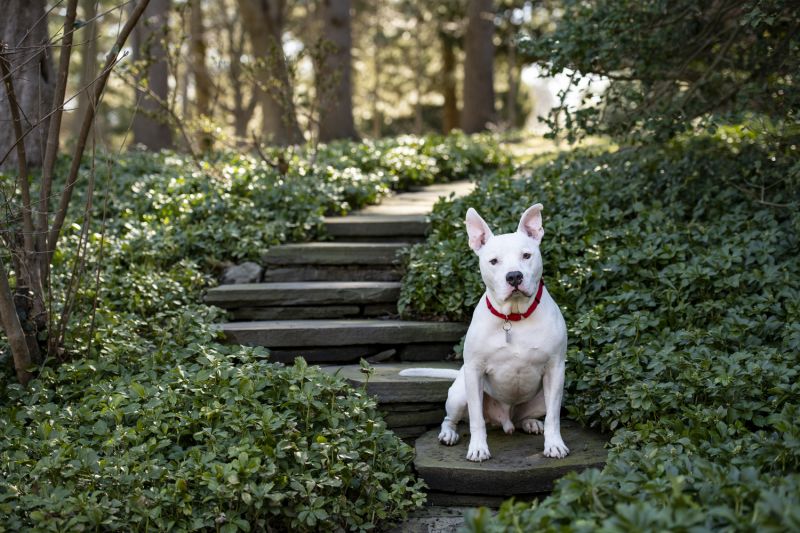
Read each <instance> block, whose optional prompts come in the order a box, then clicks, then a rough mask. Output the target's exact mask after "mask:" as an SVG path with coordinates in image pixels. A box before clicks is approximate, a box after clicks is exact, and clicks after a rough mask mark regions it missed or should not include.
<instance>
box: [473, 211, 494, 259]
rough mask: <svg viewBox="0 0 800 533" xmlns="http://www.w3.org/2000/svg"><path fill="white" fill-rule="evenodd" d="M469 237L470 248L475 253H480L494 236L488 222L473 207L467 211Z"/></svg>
mask: <svg viewBox="0 0 800 533" xmlns="http://www.w3.org/2000/svg"><path fill="white" fill-rule="evenodd" d="M467 235H469V247H470V248H472V250H473V251H474V252H475V253H478V250H480V249H481V248H483V245H484V244H486V241H488V240H489V238H490V237H491V236H492V235H493V234H492V230H490V229H489V226H488V225H487V224H486V222H484V221H483V219H482V218H481V216H480V215H479V214H478V212H477V211H475V210H474V209H472V208H471V207H470V208H469V209H468V210H467Z"/></svg>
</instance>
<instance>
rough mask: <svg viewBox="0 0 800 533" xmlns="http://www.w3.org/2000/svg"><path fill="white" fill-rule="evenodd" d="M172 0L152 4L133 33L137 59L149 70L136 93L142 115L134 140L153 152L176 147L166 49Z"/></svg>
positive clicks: (135, 125) (135, 123)
mask: <svg viewBox="0 0 800 533" xmlns="http://www.w3.org/2000/svg"><path fill="white" fill-rule="evenodd" d="M169 7H170V0H151V2H150V4H149V5H148V6H147V9H146V10H145V14H144V20H143V21H142V24H140V25H139V26H137V27H136V29H135V30H134V33H133V56H134V59H136V60H137V61H142V62H144V64H145V65H146V66H147V68H146V69H145V75H144V76H143V77H140V79H139V80H138V83H137V89H136V101H137V102H138V104H139V108H140V109H139V112H138V113H136V117H135V118H134V121H133V138H134V141H135V142H137V143H141V144H143V145H145V146H146V147H147V148H148V149H150V150H161V149H162V148H170V147H171V146H172V131H171V130H170V127H169V120H168V118H167V114H168V112H167V110H166V108H165V106H167V105H168V102H167V98H168V95H169V68H168V66H167V50H166V48H165V46H164V44H165V39H166V36H167V28H168V24H169Z"/></svg>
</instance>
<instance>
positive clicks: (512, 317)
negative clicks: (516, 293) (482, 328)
mask: <svg viewBox="0 0 800 533" xmlns="http://www.w3.org/2000/svg"><path fill="white" fill-rule="evenodd" d="M542 290H544V280H541V279H540V280H539V288H538V289H537V290H536V297H535V298H534V299H533V303H532V304H531V306H530V307H529V308H528V310H527V311H525V312H524V313H511V314H509V315H504V314H503V313H501V312H500V311H498V310H497V309H495V308H494V306H493V305H492V302H490V301H489V295H488V294H487V295H486V307H488V308H489V311H491V313H492V314H493V315H494V316H496V317H500V318H502V319H503V320H506V321H511V322H519V321H520V320H522V319H523V318H528V317H529V316H531V314H533V312H534V311H536V308H537V307H539V302H540V301H541V299H542Z"/></svg>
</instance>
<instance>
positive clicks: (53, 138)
mask: <svg viewBox="0 0 800 533" xmlns="http://www.w3.org/2000/svg"><path fill="white" fill-rule="evenodd" d="M77 10H78V0H69V3H68V4H67V16H66V19H65V20H64V28H66V29H69V30H72V28H73V27H74V26H75V16H76V12H77ZM72 36H73V32H72V31H67V32H66V33H65V35H64V41H63V44H62V47H61V57H60V59H59V64H58V77H57V78H56V88H55V93H54V95H53V102H59V103H58V104H56V106H55V109H54V111H55V113H54V114H53V116H52V117H51V118H50V125H49V126H50V127H49V129H48V131H47V146H46V147H45V153H44V161H43V163H42V184H41V187H40V188H39V212H38V213H37V215H38V216H37V221H36V229H37V230H39V231H42V230H45V229H47V212H48V205H49V202H48V201H47V198H48V197H49V196H50V189H51V188H52V185H53V168H55V164H56V156H57V155H58V141H59V138H60V137H61V134H60V132H61V117H62V115H63V113H64V96H65V93H66V92H67V78H68V77H69V58H70V55H71V54H72ZM46 248H47V242H46V238H45V237H44V235H42V234H39V236H37V238H36V251H39V252H41V251H43V250H45V249H46ZM40 263H41V264H40V266H39V269H40V270H41V273H42V274H44V273H45V269H44V268H43V267H42V265H43V264H45V263H46V261H41V262H40ZM42 277H43V278H44V276H42Z"/></svg>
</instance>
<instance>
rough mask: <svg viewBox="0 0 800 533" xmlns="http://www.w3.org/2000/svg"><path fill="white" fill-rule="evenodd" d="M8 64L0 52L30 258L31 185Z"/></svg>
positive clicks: (24, 234)
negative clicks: (15, 141) (20, 140)
mask: <svg viewBox="0 0 800 533" xmlns="http://www.w3.org/2000/svg"><path fill="white" fill-rule="evenodd" d="M9 65H10V62H9V61H8V59H6V53H5V50H0V72H2V73H3V76H4V79H5V86H6V93H8V107H9V108H10V110H11V118H12V123H13V125H14V135H15V136H16V137H17V139H18V141H17V143H16V145H17V167H18V168H19V177H18V181H19V185H20V190H21V191H22V204H23V210H22V228H23V235H22V237H23V242H24V246H25V253H26V254H27V255H29V256H31V257H32V254H33V252H34V251H35V248H34V244H33V232H34V228H33V216H32V215H31V184H30V182H29V181H28V159H27V157H26V155H25V143H22V142H19V139H21V138H22V121H21V119H20V116H19V102H18V101H17V94H16V92H15V91H14V80H12V79H11V77H10V76H6V73H7V72H8V70H9Z"/></svg>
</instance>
